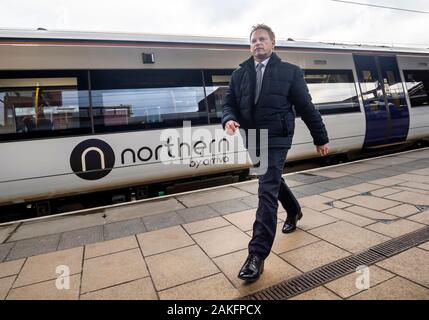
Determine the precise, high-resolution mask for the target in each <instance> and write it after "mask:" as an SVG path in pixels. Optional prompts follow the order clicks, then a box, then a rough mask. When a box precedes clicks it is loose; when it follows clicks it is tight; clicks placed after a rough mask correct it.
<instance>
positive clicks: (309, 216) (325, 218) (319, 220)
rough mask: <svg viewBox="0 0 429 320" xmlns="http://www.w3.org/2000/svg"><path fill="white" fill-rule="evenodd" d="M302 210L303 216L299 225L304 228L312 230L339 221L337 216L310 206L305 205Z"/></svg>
mask: <svg viewBox="0 0 429 320" xmlns="http://www.w3.org/2000/svg"><path fill="white" fill-rule="evenodd" d="M301 210H302V218H301V220H299V221H298V223H297V226H298V227H299V228H300V229H302V230H310V229H313V228H316V227H320V226H323V225H326V224H329V223H333V222H335V221H337V219H336V218H333V217H331V216H329V215H326V214H324V213H320V212H318V211H316V210H313V209H310V208H306V207H303V208H302V209H301Z"/></svg>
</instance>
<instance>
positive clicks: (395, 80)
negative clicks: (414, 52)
mask: <svg viewBox="0 0 429 320" xmlns="http://www.w3.org/2000/svg"><path fill="white" fill-rule="evenodd" d="M354 61H355V64H356V72H357V74H358V81H359V85H360V90H361V93H362V98H363V103H364V109H365V116H366V136H365V142H364V147H365V148H370V147H376V146H380V145H386V144H392V143H398V142H403V141H405V140H406V137H407V134H408V127H409V113H408V107H407V104H406V100H405V95H404V87H403V84H402V82H401V78H400V75H399V69H398V64H397V62H396V57H388V56H386V57H373V56H363V55H355V56H354Z"/></svg>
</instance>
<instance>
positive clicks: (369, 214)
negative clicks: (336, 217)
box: [344, 206, 397, 220]
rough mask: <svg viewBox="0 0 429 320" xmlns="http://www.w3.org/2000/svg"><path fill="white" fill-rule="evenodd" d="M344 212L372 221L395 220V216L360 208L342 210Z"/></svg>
mask: <svg viewBox="0 0 429 320" xmlns="http://www.w3.org/2000/svg"><path fill="white" fill-rule="evenodd" d="M344 210H345V211H349V212H352V213H355V214H358V215H360V216H363V217H366V218H369V219H373V220H395V219H397V217H396V216H393V215H391V214H387V213H383V212H380V211H376V210H372V209H368V208H363V207H360V206H351V207H347V208H345V209H344Z"/></svg>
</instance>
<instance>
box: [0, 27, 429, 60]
mask: <svg viewBox="0 0 429 320" xmlns="http://www.w3.org/2000/svg"><path fill="white" fill-rule="evenodd" d="M8 43H11V44H16V43H23V44H25V43H30V44H32V43H33V44H50V43H53V44H69V45H72V44H79V45H97V44H104V45H106V44H112V45H114V44H115V45H118V44H119V45H123V46H127V45H138V44H144V43H149V44H159V45H164V46H165V45H176V46H181V45H184V46H185V45H186V46H189V45H191V46H194V47H219V46H220V47H246V48H247V47H248V46H249V40H248V39H247V38H228V37H215V36H197V35H170V34H150V33H121V32H94V31H67V30H52V31H51V30H45V29H43V30H25V29H1V28H0V44H8ZM276 47H277V48H284V49H295V50H296V49H305V50H312V49H313V50H324V51H325V50H328V51H330V50H332V51H353V52H356V51H365V52H368V51H371V52H380V53H382V52H384V53H386V52H389V53H404V54H406V53H410V54H424V55H429V48H411V47H402V46H387V45H368V44H346V43H328V42H309V41H294V40H292V39H288V40H285V39H279V38H278V39H276Z"/></svg>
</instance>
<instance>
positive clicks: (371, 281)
mask: <svg viewBox="0 0 429 320" xmlns="http://www.w3.org/2000/svg"><path fill="white" fill-rule="evenodd" d="M368 272H369V273H368V276H369V278H368V285H369V288H372V287H374V286H376V285H378V284H379V283H381V282H384V281H386V280H389V279H391V278H393V277H394V276H395V275H394V274H393V273H390V272H388V271H386V270H384V269H381V268H379V267H377V266H375V265H373V266H370V267H369V269H368ZM362 276H363V273H362V271H360V272H353V273H351V274H348V275H347V276H344V277H342V278H339V279H337V280H334V281H331V282H329V283H327V284H325V287H327V288H328V289H329V290H331V291H333V292H335V294H337V295H339V296H340V297H341V298H343V299H346V298H348V297H350V296H352V295H356V294H357V293H359V292H362V291H364V290H367V289H363V288H362V283H361V278H362ZM369 288H368V289H369Z"/></svg>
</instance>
